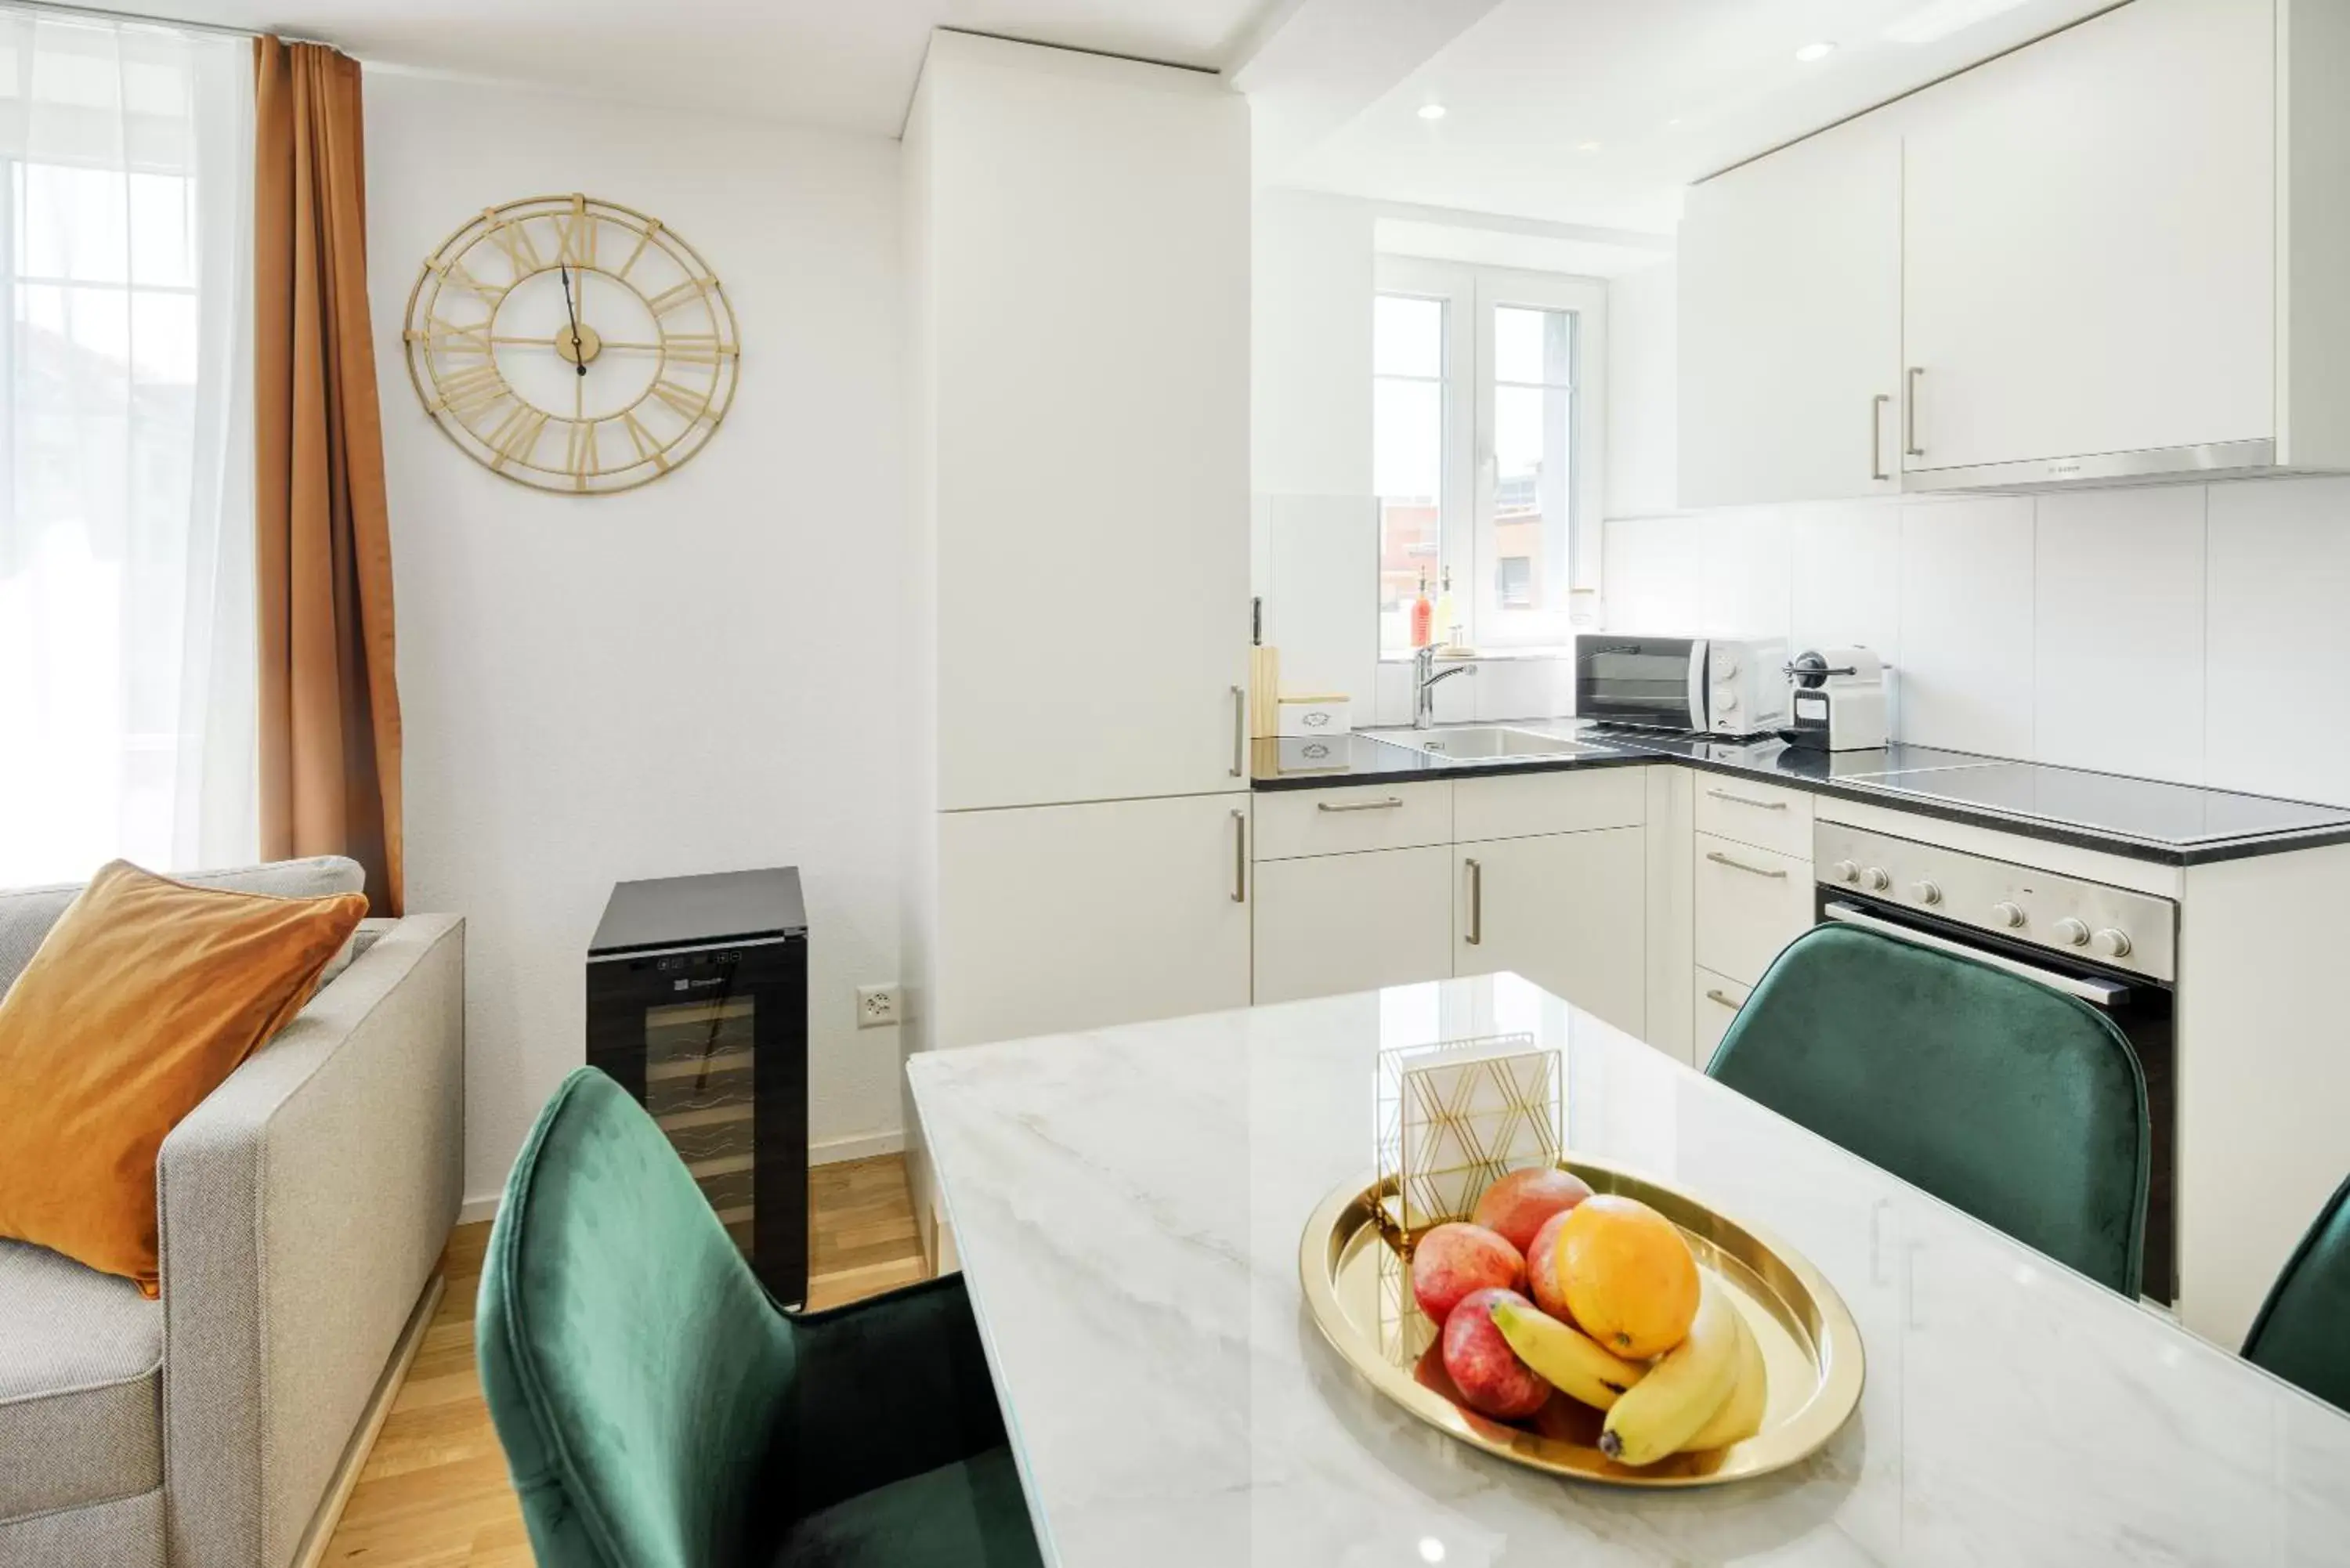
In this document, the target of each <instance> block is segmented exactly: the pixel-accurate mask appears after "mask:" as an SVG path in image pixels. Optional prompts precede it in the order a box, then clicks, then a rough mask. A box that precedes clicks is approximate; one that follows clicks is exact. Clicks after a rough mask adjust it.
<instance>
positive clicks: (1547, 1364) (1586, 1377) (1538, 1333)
mask: <svg viewBox="0 0 2350 1568" xmlns="http://www.w3.org/2000/svg"><path fill="white" fill-rule="evenodd" d="M1488 1296H1490V1297H1492V1302H1491V1303H1490V1305H1489V1307H1488V1310H1489V1312H1490V1313H1491V1314H1492V1320H1493V1326H1494V1328H1496V1329H1497V1330H1499V1331H1500V1333H1501V1336H1502V1338H1503V1341H1505V1342H1506V1343H1507V1344H1508V1345H1509V1347H1510V1349H1511V1350H1512V1351H1513V1352H1515V1353H1516V1355H1517V1358H1518V1359H1519V1360H1520V1361H1523V1362H1524V1363H1525V1364H1526V1365H1527V1366H1531V1367H1533V1368H1534V1371H1536V1372H1537V1373H1540V1374H1541V1375H1542V1377H1543V1380H1544V1382H1545V1383H1547V1384H1549V1385H1550V1386H1552V1387H1554V1388H1555V1389H1557V1390H1558V1391H1559V1392H1560V1393H1562V1394H1564V1395H1565V1396H1566V1397H1568V1398H1570V1399H1578V1400H1581V1401H1582V1402H1583V1403H1584V1404H1586V1405H1588V1406H1590V1407H1592V1408H1593V1409H1595V1410H1605V1409H1607V1408H1608V1407H1610V1406H1612V1405H1614V1404H1615V1403H1616V1401H1617V1398H1618V1397H1621V1396H1622V1394H1623V1392H1624V1390H1626V1389H1627V1388H1629V1387H1631V1386H1632V1385H1634V1384H1635V1383H1638V1381H1639V1380H1640V1378H1641V1376H1643V1375H1644V1374H1645V1373H1646V1372H1647V1371H1648V1367H1647V1366H1643V1365H1641V1364H1640V1363H1638V1362H1635V1361H1627V1360H1625V1359H1624V1358H1623V1357H1621V1356H1618V1355H1609V1354H1608V1353H1607V1351H1606V1350H1603V1349H1601V1348H1600V1346H1599V1343H1598V1342H1597V1341H1596V1340H1595V1339H1593V1338H1592V1337H1591V1336H1590V1335H1589V1334H1585V1333H1583V1332H1582V1331H1581V1330H1580V1329H1574V1328H1569V1327H1568V1326H1567V1325H1566V1324H1563V1323H1561V1322H1559V1321H1558V1320H1557V1319H1556V1318H1554V1317H1551V1316H1549V1315H1548V1314H1544V1312H1543V1311H1542V1310H1541V1309H1540V1308H1539V1307H1536V1306H1534V1305H1532V1304H1530V1303H1528V1302H1527V1301H1526V1300H1525V1298H1523V1296H1515V1295H1512V1294H1510V1293H1508V1292H1505V1291H1481V1292H1479V1293H1478V1294H1477V1295H1473V1296H1471V1297H1470V1298H1469V1299H1468V1300H1467V1301H1464V1302H1462V1303H1461V1304H1460V1305H1459V1306H1458V1307H1455V1308H1454V1309H1453V1312H1452V1316H1453V1319H1454V1320H1456V1321H1457V1320H1458V1319H1459V1318H1461V1316H1462V1315H1463V1314H1466V1313H1468V1312H1469V1311H1470V1310H1471V1303H1474V1302H1476V1301H1478V1300H1480V1299H1481V1298H1482V1297H1488ZM1444 1335H1445V1339H1446V1340H1447V1342H1448V1343H1449V1342H1450V1341H1451V1337H1452V1324H1451V1322H1448V1323H1447V1324H1445V1325H1444Z"/></svg>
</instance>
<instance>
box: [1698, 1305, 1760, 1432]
mask: <svg viewBox="0 0 2350 1568" xmlns="http://www.w3.org/2000/svg"><path fill="white" fill-rule="evenodd" d="M1730 1315H1731V1316H1732V1317H1734V1318H1736V1319H1737V1320H1738V1386H1737V1387H1736V1388H1735V1389H1734V1390H1732V1391H1731V1396H1730V1397H1729V1398H1727V1399H1725V1400H1723V1401H1722V1403H1721V1409H1719V1410H1717V1411H1715V1412H1714V1417H1713V1419H1712V1420H1711V1421H1708V1422H1707V1423H1706V1424H1705V1425H1704V1426H1702V1427H1700V1428H1698V1433H1697V1436H1696V1437H1694V1438H1690V1440H1689V1441H1688V1442H1686V1443H1683V1444H1682V1445H1681V1452H1683V1453H1699V1452H1701V1451H1703V1450H1704V1449H1726V1448H1728V1447H1730V1445H1731V1444H1732V1443H1742V1442H1744V1441H1745V1440H1746V1439H1747V1438H1751V1437H1752V1436H1753V1435H1754V1434H1755V1433H1757V1432H1759V1431H1761V1430H1762V1429H1763V1410H1764V1409H1765V1408H1766V1407H1769V1405H1770V1403H1771V1370H1770V1368H1769V1367H1767V1366H1764V1365H1763V1342H1762V1341H1761V1340H1759V1339H1757V1338H1755V1337H1754V1330H1753V1329H1752V1328H1751V1327H1749V1326H1748V1325H1747V1322H1746V1314H1743V1313H1741V1312H1732V1313H1731V1314H1730Z"/></svg>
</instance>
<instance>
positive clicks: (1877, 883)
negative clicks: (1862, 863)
mask: <svg viewBox="0 0 2350 1568" xmlns="http://www.w3.org/2000/svg"><path fill="white" fill-rule="evenodd" d="M1860 879H1861V881H1862V882H1863V883H1865V884H1866V886H1867V888H1868V890H1869V891H1870V892H1872V893H1882V892H1884V891H1885V889H1887V888H1890V887H1892V886H1893V878H1892V877H1889V876H1887V875H1886V871H1885V867H1882V866H1872V867H1869V868H1868V869H1867V870H1866V871H1864V872H1862V873H1861V874H1860Z"/></svg>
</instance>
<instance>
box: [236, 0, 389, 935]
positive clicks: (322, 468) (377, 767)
mask: <svg viewBox="0 0 2350 1568" xmlns="http://www.w3.org/2000/svg"><path fill="white" fill-rule="evenodd" d="M253 63H254V131H255V138H254V139H255V155H256V159H257V162H256V165H255V177H254V187H253V205H254V254H253V273H254V300H255V311H254V319H255V327H254V381H255V391H254V395H255V404H254V408H255V430H254V445H255V450H256V457H257V461H258V463H259V473H258V480H259V483H258V485H257V487H256V490H255V528H256V538H255V561H256V565H257V566H258V569H259V573H260V595H259V611H260V620H261V637H260V659H261V847H262V851H263V853H264V855H265V856H266V857H268V858H270V859H273V860H275V859H283V858H286V857H290V856H297V855H348V856H349V857H351V858H353V859H354V860H357V861H358V862H359V864H360V865H362V866H364V867H367V892H368V900H369V905H370V906H371V907H372V908H373V909H374V910H375V912H376V913H377V914H380V915H383V914H391V915H396V914H398V913H400V907H401V897H400V895H401V870H400V691H399V687H398V685H397V683H396V681H395V680H394V676H393V660H392V648H393V642H392V618H391V536H390V519H389V517H388V515H387V514H386V509H385V504H384V488H383V434H382V421H381V419H380V414H379V410H378V406H377V401H376V379H375V347H374V339H373V337H372V336H371V334H370V327H369V320H368V295H367V159H366V149H365V146H364V138H363V136H362V132H361V126H360V112H359V62H358V61H356V60H353V59H351V58H349V57H347V56H344V55H339V54H337V53H336V52H335V51H334V50H332V49H329V48H325V47H320V46H318V45H316V44H287V43H285V42H283V41H281V40H279V39H276V38H268V37H265V38H259V39H256V40H255V43H254V53H253Z"/></svg>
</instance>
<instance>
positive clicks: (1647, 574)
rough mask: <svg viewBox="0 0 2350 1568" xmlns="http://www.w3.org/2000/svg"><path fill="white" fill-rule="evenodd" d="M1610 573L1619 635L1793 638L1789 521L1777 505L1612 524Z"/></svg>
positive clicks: (1610, 606)
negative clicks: (1789, 631) (1790, 633)
mask: <svg viewBox="0 0 2350 1568" xmlns="http://www.w3.org/2000/svg"><path fill="white" fill-rule="evenodd" d="M1602 570H1603V571H1604V572H1605V573H1606V598H1607V628H1608V629H1609V630H1611V631H1634V632H1651V633H1670V634H1675V635H1679V634H1684V633H1686V634H1689V635H1691V636H1700V637H1784V636H1785V635H1787V623H1788V574H1789V552H1788V535H1787V520H1786V517H1785V515H1784V514H1783V513H1782V512H1781V511H1780V510H1779V509H1778V508H1776V507H1752V508H1744V509H1741V510H1738V511H1731V512H1709V513H1701V514H1693V515H1690V516H1684V517H1644V518H1638V519H1632V520H1628V521H1625V522H1618V523H1613V524H1609V525H1608V527H1607V535H1606V538H1605V546H1604V553H1603V556H1602Z"/></svg>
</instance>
